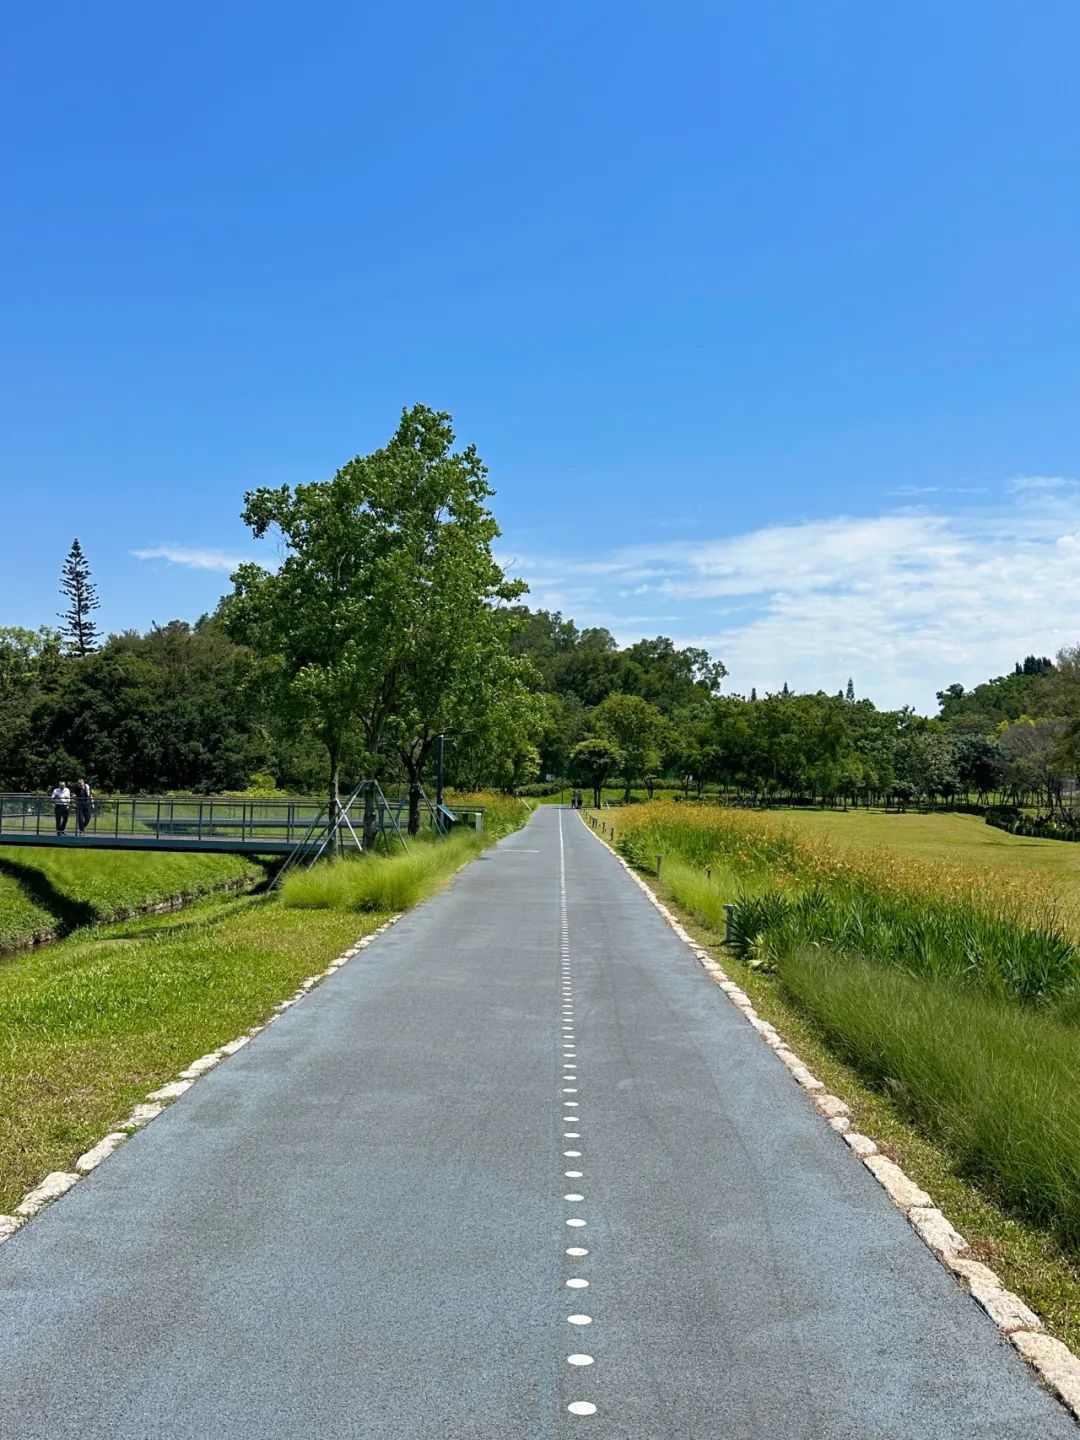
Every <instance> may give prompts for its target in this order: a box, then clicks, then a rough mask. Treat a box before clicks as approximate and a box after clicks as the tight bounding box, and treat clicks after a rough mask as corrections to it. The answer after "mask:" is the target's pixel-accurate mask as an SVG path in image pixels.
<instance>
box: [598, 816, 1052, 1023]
mask: <svg viewBox="0 0 1080 1440" xmlns="http://www.w3.org/2000/svg"><path fill="white" fill-rule="evenodd" d="M617 827H618V828H617V835H618V845H619V848H620V850H621V851H622V853H623V854H624V855H625V856H626V858H627V859H628V860H630V861H631V863H632V864H634V865H637V866H638V867H639V868H641V869H646V870H652V869H654V868H655V865H656V857H657V855H662V856H663V857H664V859H663V865H662V873H663V876H664V879H665V880H666V881H667V882H668V883H669V884H671V886H672V888H673V891H674V892H675V893H676V894H677V896H678V892H679V890H680V888H681V890H682V896H681V897H679V898H682V899H683V903H685V904H687V905H688V908H690V909H691V910H693V911H694V912H695V913H697V914H699V916H700V918H701V919H702V920H704V921H705V923H707V924H709V925H711V926H712V927H713V928H714V929H719V928H720V924H719V923H718V922H719V920H720V918H721V916H722V901H721V902H720V910H719V911H718V910H717V908H716V903H717V902H716V898H715V897H711V896H710V895H709V894H708V893H705V892H700V887H701V882H700V881H698V882H694V881H692V880H691V879H690V877H688V876H687V875H686V874H685V872H684V871H682V870H679V869H678V868H677V867H678V866H679V865H680V864H681V865H682V866H685V867H689V868H690V869H691V870H692V871H696V872H698V873H701V872H703V871H705V870H706V869H707V868H708V867H711V868H712V870H713V873H714V875H718V876H723V877H724V883H725V884H726V885H727V886H728V893H727V894H726V895H725V896H724V897H723V898H724V899H726V900H730V901H732V902H734V906H735V910H734V928H735V939H736V946H737V949H738V953H739V954H740V955H741V956H742V957H743V958H744V959H750V960H752V961H753V962H754V963H755V964H758V965H769V966H772V965H775V963H776V962H777V960H778V958H779V957H780V956H781V955H783V954H785V953H787V951H789V950H791V949H793V948H798V947H805V946H807V945H820V946H824V947H826V948H830V949H833V950H836V951H838V952H843V953H851V954H854V955H859V956H862V957H864V958H867V959H873V960H875V961H877V962H879V963H881V964H885V965H889V966H893V967H896V968H899V969H904V970H908V971H910V972H911V973H913V974H915V975H918V976H922V977H925V978H928V979H929V978H933V979H939V980H945V981H948V982H950V983H952V984H954V985H964V986H967V987H971V988H976V989H979V990H982V991H984V992H985V993H987V994H988V995H992V996H997V997H999V998H1006V999H1012V1000H1016V1001H1020V1002H1022V1003H1025V1004H1034V1005H1051V1006H1054V1007H1057V1008H1058V1009H1059V1010H1060V1011H1061V1012H1062V1014H1063V1015H1065V1014H1066V1013H1069V1014H1071V1013H1073V1012H1076V1011H1078V1010H1080V950H1078V949H1077V945H1076V943H1075V941H1074V939H1073V938H1072V935H1071V934H1070V933H1069V932H1068V930H1067V929H1066V926H1065V923H1064V921H1063V917H1062V913H1061V910H1060V907H1059V905H1058V904H1057V902H1056V898H1055V896H1054V894H1053V891H1052V889H1051V887H1050V881H1049V879H1048V878H1047V877H1045V876H1042V875H1037V874H1034V875H1033V874H1030V873H1019V874H1017V875H1015V876H1013V875H1002V874H1000V872H995V874H994V876H993V880H992V882H988V877H987V875H986V874H985V872H983V873H979V872H974V873H972V872H970V871H965V870H964V869H963V868H962V867H958V866H954V865H948V864H941V863H933V864H929V863H925V862H922V861H919V860H915V859H913V858H911V857H909V856H902V855H898V854H896V853H894V852H891V851H889V850H887V849H884V848H883V849H880V850H872V851H864V852H857V853H852V852H847V851H839V850H836V849H834V848H833V847H831V846H829V845H827V844H824V843H822V842H820V841H815V840H810V839H806V838H804V837H802V836H797V835H795V834H794V833H792V832H791V831H790V830H787V829H785V828H784V827H783V826H782V825H779V824H777V823H776V822H775V821H774V820H772V819H771V818H769V817H766V816H760V815H754V814H750V813H747V812H744V811H702V810H699V809H696V808H692V807H688V806H687V807H683V806H679V805H674V804H671V803H670V802H658V803H656V804H654V805H647V806H641V807H640V808H637V809H635V810H631V811H628V812H626V813H624V814H621V815H620V817H619V820H618V822H617ZM695 886H696V887H697V888H696V889H695ZM691 890H694V894H693V895H692V894H691V893H690V892H691ZM699 892H700V893H699ZM699 899H701V900H702V901H703V902H706V905H707V908H708V909H709V912H710V913H709V914H708V915H707V914H706V913H705V910H704V909H703V908H702V906H701V905H699V904H698V900H699Z"/></svg>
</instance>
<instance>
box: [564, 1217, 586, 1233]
mask: <svg viewBox="0 0 1080 1440" xmlns="http://www.w3.org/2000/svg"><path fill="white" fill-rule="evenodd" d="M566 1223H567V1225H569V1226H570V1228H571V1229H572V1230H578V1229H580V1228H581V1226H582V1225H584V1224H585V1221H584V1220H579V1219H577V1217H576V1216H575V1217H574V1219H572V1220H567V1222H566Z"/></svg>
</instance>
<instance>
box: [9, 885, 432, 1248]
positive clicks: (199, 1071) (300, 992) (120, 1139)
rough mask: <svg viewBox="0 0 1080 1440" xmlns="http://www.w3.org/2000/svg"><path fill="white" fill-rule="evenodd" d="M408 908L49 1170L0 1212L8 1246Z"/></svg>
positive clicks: (366, 945) (302, 982) (395, 922)
mask: <svg viewBox="0 0 1080 1440" xmlns="http://www.w3.org/2000/svg"><path fill="white" fill-rule="evenodd" d="M404 913H405V912H404V911H401V912H399V913H398V914H396V915H391V916H390V918H389V919H388V920H384V921H383V923H382V924H381V925H379V926H377V927H376V928H375V929H374V930H372V931H371V933H370V934H369V935H364V936H362V937H361V938H360V939H359V940H357V941H356V943H355V944H354V945H350V946H349V948H348V949H347V950H343V951H342V952H341V954H340V955H338V956H337V957H336V958H335V959H333V960H331V962H330V964H329V965H327V967H326V969H325V970H320V971H319V972H318V974H317V975H309V976H308V977H307V979H306V980H301V982H300V984H299V986H298V987H297V989H296V990H295V991H294V992H293V994H292V995H290V996H289V998H288V999H287V1000H279V1001H278V1003H277V1004H276V1005H274V1006H273V1007H272V1009H271V1013H270V1015H269V1016H268V1017H267V1018H266V1019H265V1020H264V1021H263V1022H262V1024H261V1025H252V1026H251V1027H250V1029H248V1030H245V1031H244V1033H243V1034H242V1035H238V1036H237V1037H236V1038H235V1039H234V1040H227V1041H226V1042H225V1044H224V1045H219V1046H218V1048H217V1049H216V1050H211V1051H210V1052H209V1054H207V1055H200V1056H199V1058H198V1059H197V1060H193V1061H192V1062H191V1064H190V1065H188V1066H187V1067H186V1068H185V1069H183V1070H181V1071H180V1073H179V1075H177V1076H176V1078H175V1079H174V1080H170V1081H168V1082H166V1083H165V1084H163V1085H159V1086H158V1088H157V1089H156V1090H152V1091H151V1092H150V1093H149V1095H147V1096H146V1098H145V1099H144V1100H143V1101H142V1102H141V1103H140V1104H138V1105H136V1106H135V1107H134V1109H133V1110H132V1112H131V1114H130V1115H129V1116H128V1117H127V1119H126V1120H121V1121H120V1123H119V1124H117V1125H116V1126H114V1127H113V1129H112V1130H110V1131H109V1133H108V1134H107V1135H104V1136H102V1138H101V1139H100V1140H99V1141H98V1142H97V1143H96V1144H95V1145H91V1147H90V1149H89V1150H86V1151H84V1152H83V1154H82V1155H80V1156H79V1158H78V1159H77V1160H76V1161H75V1165H74V1168H73V1169H72V1170H53V1171H51V1172H50V1173H49V1174H48V1175H46V1176H45V1178H44V1179H43V1180H41V1181H39V1183H38V1184H37V1185H35V1186H34V1187H33V1189H31V1190H28V1191H27V1192H26V1194H25V1195H24V1196H23V1198H22V1199H21V1200H20V1201H19V1203H18V1205H16V1206H15V1210H14V1213H13V1214H11V1215H0V1245H3V1243H4V1241H5V1240H10V1239H11V1237H12V1235H14V1234H16V1233H17V1232H18V1231H19V1230H21V1229H22V1228H23V1226H24V1225H26V1224H27V1223H28V1222H29V1221H30V1220H33V1219H34V1218H35V1216H37V1215H40V1214H41V1212H42V1211H43V1210H45V1209H47V1208H48V1206H50V1205H51V1204H52V1203H53V1201H54V1200H58V1199H59V1198H60V1197H61V1195H66V1194H67V1192H68V1191H69V1190H70V1189H71V1188H72V1186H74V1185H76V1184H77V1183H78V1182H79V1181H80V1180H82V1179H84V1178H85V1177H86V1176H87V1175H91V1174H93V1172H94V1171H95V1170H96V1169H97V1167H98V1166H99V1165H100V1164H101V1163H102V1161H104V1160H107V1159H108V1158H109V1156H110V1155H112V1154H114V1153H115V1152H116V1151H117V1150H119V1148H120V1147H121V1145H123V1143H124V1141H125V1140H128V1139H129V1138H130V1137H131V1136H132V1135H134V1134H135V1133H136V1131H138V1130H141V1129H142V1128H143V1126H145V1125H148V1124H149V1123H150V1121H151V1120H156V1119H157V1117H158V1116H159V1115H160V1114H161V1113H162V1111H163V1110H165V1109H166V1108H167V1107H168V1106H169V1105H170V1104H172V1103H173V1102H174V1101H176V1100H179V1099H180V1098H181V1096H183V1095H185V1094H186V1093H187V1092H188V1091H189V1090H190V1089H191V1087H192V1085H194V1084H195V1082H196V1081H197V1080H200V1079H201V1078H202V1077H203V1076H204V1075H208V1074H209V1073H210V1071H211V1070H214V1069H216V1068H217V1066H218V1065H220V1064H221V1062H222V1061H223V1060H227V1059H228V1058H229V1056H230V1055H235V1054H236V1052H237V1051H238V1050H242V1049H243V1048H244V1046H245V1045H246V1044H247V1043H248V1041H249V1040H253V1039H254V1038H255V1036H256V1035H259V1034H261V1033H262V1031H263V1030H265V1029H266V1028H267V1026H269V1025H272V1024H273V1023H274V1021H275V1020H276V1019H278V1017H279V1016H280V1015H284V1014H285V1012H286V1010H290V1009H292V1007H293V1006H294V1005H295V1004H296V1003H297V1002H298V1001H300V1000H303V998H304V996H305V995H308V994H310V993H311V991H312V990H314V989H315V988H316V986H318V985H321V984H322V982H323V981H324V980H327V979H329V977H330V976H331V975H334V974H336V972H337V971H338V970H340V969H341V968H342V966H343V965H347V964H348V963H349V961H350V960H352V959H353V958H354V957H355V956H357V955H358V954H359V953H360V951H361V950H366V949H367V947H368V946H369V945H370V944H371V942H372V941H373V940H376V939H377V938H378V937H379V936H380V935H381V934H383V932H384V931H386V930H389V929H390V927H391V925H396V924H397V922H398V921H399V920H400V919H401V918H402V915H403V914H404Z"/></svg>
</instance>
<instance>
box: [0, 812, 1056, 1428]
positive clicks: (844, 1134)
mask: <svg viewBox="0 0 1080 1440" xmlns="http://www.w3.org/2000/svg"><path fill="white" fill-rule="evenodd" d="M581 819H582V823H583V824H584V825H585V830H586V833H587V834H590V835H592V836H593V838H594V839H595V840H596V841H597V842H598V843H599V844H600V845H602V846H603V847H604V849H605V850H607V851H608V852H609V854H611V855H613V856H614V857H615V859H616V860H617V861H618V862H619V864H620V865H621V866H622V867H623V869H624V870H625V871H626V873H627V874H628V875H629V876H630V878H631V880H633V882H634V884H635V885H637V886H638V888H639V889H640V890H641V891H643V893H644V894H645V896H646V897H647V899H648V900H649V903H650V904H651V905H652V906H653V908H654V909H655V910H658V911H659V912H660V914H661V915H662V916H663V917H664V919H665V920H666V921H667V923H668V925H670V927H671V928H672V930H674V932H675V934H676V935H677V936H678V937H679V939H680V940H681V941H682V942H683V944H684V945H686V946H687V948H688V949H689V950H690V951H691V952H692V954H693V955H694V957H695V958H696V959H697V961H698V963H699V964H700V965H701V966H702V968H703V969H704V970H705V972H706V973H707V974H708V976H709V978H710V979H711V980H713V981H714V982H715V983H716V984H717V985H718V986H719V987H720V989H721V990H723V992H724V993H725V995H727V997H728V999H729V1000H730V1001H731V1003H732V1004H733V1005H734V1006H735V1008H736V1010H739V1011H741V1012H742V1014H743V1015H744V1017H745V1018H746V1020H747V1022H748V1023H749V1024H750V1025H751V1026H752V1027H753V1028H754V1029H755V1030H756V1031H757V1032H758V1034H759V1035H760V1036H761V1038H762V1039H763V1040H764V1041H765V1043H766V1045H768V1046H769V1048H770V1049H771V1050H772V1052H773V1053H774V1055H775V1056H776V1057H777V1059H778V1060H779V1061H780V1063H781V1064H782V1065H784V1066H786V1068H787V1069H788V1070H789V1071H790V1073H791V1076H792V1078H793V1079H794V1080H795V1082H796V1084H798V1085H800V1086H801V1087H802V1088H803V1089H804V1090H805V1091H806V1092H807V1094H808V1095H809V1096H810V1098H811V1099H812V1101H813V1103H814V1106H815V1108H816V1109H817V1110H818V1111H819V1112H820V1113H821V1115H822V1116H823V1117H824V1118H825V1119H826V1120H827V1121H828V1123H829V1124H830V1125H831V1126H832V1128H833V1129H834V1130H836V1131H837V1132H838V1134H839V1135H840V1137H841V1139H843V1140H844V1142H845V1143H846V1144H847V1145H848V1147H849V1148H850V1149H851V1151H852V1152H853V1154H855V1155H857V1156H858V1158H859V1159H860V1160H861V1161H862V1163H863V1165H864V1166H865V1167H866V1168H867V1170H869V1171H870V1173H871V1175H873V1177H874V1179H875V1180H876V1181H877V1182H878V1184H879V1185H880V1186H881V1187H882V1189H883V1190H884V1191H885V1193H886V1194H887V1195H888V1197H889V1199H890V1200H891V1201H892V1202H893V1204H894V1205H895V1206H896V1207H897V1209H898V1210H900V1211H901V1212H902V1213H903V1214H904V1216H905V1217H906V1218H907V1220H908V1222H909V1223H910V1225H911V1227H912V1229H913V1230H914V1231H915V1233H916V1234H917V1235H918V1236H919V1238H920V1239H921V1240H922V1242H923V1244H924V1245H926V1247H927V1249H929V1250H930V1251H931V1253H932V1254H933V1255H934V1256H935V1257H936V1258H937V1259H938V1260H939V1261H940V1262H941V1263H942V1265H944V1266H945V1268H946V1270H948V1271H949V1272H950V1274H951V1275H952V1276H953V1278H954V1279H955V1280H956V1281H957V1282H958V1284H959V1285H960V1286H961V1287H962V1288H963V1289H964V1290H966V1291H967V1293H968V1294H969V1295H970V1296H971V1297H972V1299H973V1300H974V1301H975V1302H976V1303H977V1304H978V1305H979V1306H980V1307H981V1308H982V1309H983V1310H984V1311H985V1312H986V1314H987V1315H988V1316H989V1317H990V1319H991V1320H992V1321H993V1322H994V1324H995V1325H996V1326H997V1328H998V1329H999V1330H1000V1331H1001V1334H1002V1335H1003V1336H1004V1337H1005V1339H1007V1340H1008V1341H1009V1342H1010V1343H1011V1344H1012V1346H1013V1348H1014V1349H1015V1350H1016V1351H1017V1352H1018V1353H1019V1354H1020V1355H1021V1356H1022V1357H1023V1358H1024V1359H1025V1360H1026V1361H1027V1362H1028V1364H1029V1365H1030V1366H1031V1368H1032V1369H1033V1370H1034V1371H1035V1374H1036V1375H1037V1376H1038V1378H1039V1379H1040V1380H1041V1381H1042V1383H1043V1384H1044V1385H1045V1386H1046V1388H1047V1389H1048V1390H1049V1391H1050V1392H1051V1393H1052V1394H1053V1395H1054V1396H1056V1398H1057V1399H1058V1400H1060V1401H1061V1403H1062V1404H1063V1405H1064V1406H1065V1408H1066V1409H1067V1410H1068V1411H1069V1413H1070V1414H1071V1415H1072V1416H1073V1418H1074V1419H1076V1420H1080V1359H1078V1358H1077V1356H1075V1355H1074V1354H1073V1352H1072V1351H1071V1350H1070V1349H1069V1348H1068V1346H1067V1345H1064V1344H1062V1342H1061V1341H1060V1340H1055V1339H1054V1338H1053V1337H1052V1336H1050V1335H1047V1334H1046V1332H1045V1330H1044V1329H1043V1324H1042V1321H1041V1320H1040V1319H1039V1317H1038V1316H1037V1315H1036V1314H1035V1312H1034V1311H1033V1310H1030V1309H1029V1308H1028V1307H1027V1306H1026V1305H1025V1304H1024V1302H1023V1301H1022V1300H1021V1299H1020V1297H1019V1296H1018V1295H1014V1294H1013V1293H1012V1291H1011V1290H1006V1288H1005V1286H1004V1285H1003V1284H1002V1282H1001V1280H1000V1278H999V1277H998V1275H997V1274H995V1272H994V1271H993V1270H991V1269H990V1267H989V1266H988V1265H984V1264H982V1263H981V1261H978V1260H975V1259H973V1258H972V1257H971V1255H970V1251H969V1246H968V1243H967V1241H966V1240H965V1239H964V1237H963V1236H962V1235H961V1234H960V1233H959V1232H958V1231H957V1230H955V1229H954V1228H953V1226H952V1225H951V1223H950V1222H949V1220H948V1219H947V1218H946V1216H945V1215H943V1214H942V1212H941V1211H940V1210H939V1209H938V1208H937V1206H935V1204H934V1202H933V1200H932V1199H931V1198H930V1196H929V1195H928V1194H927V1193H926V1191H925V1190H923V1189H922V1188H921V1187H920V1186H918V1185H916V1184H915V1182H914V1181H913V1180H911V1179H910V1178H909V1177H908V1176H907V1175H905V1173H904V1172H903V1170H901V1168H900V1166H899V1165H897V1164H895V1163H894V1162H893V1161H892V1160H890V1159H889V1158H888V1157H887V1156H885V1155H882V1154H881V1153H880V1151H879V1150H878V1147H877V1145H875V1143H874V1141H873V1140H871V1139H870V1137H869V1136H868V1135H862V1134H860V1133H859V1132H858V1131H856V1130H853V1129H852V1128H851V1118H850V1117H851V1109H850V1107H849V1106H848V1105H847V1104H846V1103H845V1101H843V1100H841V1099H840V1097H839V1096H838V1095H830V1094H828V1093H827V1092H826V1090H825V1086H824V1085H823V1084H822V1082H821V1081H820V1080H819V1079H818V1078H817V1077H816V1076H815V1075H813V1074H812V1073H811V1072H810V1070H809V1068H808V1067H807V1066H806V1065H804V1064H803V1062H802V1061H801V1060H800V1059H799V1057H798V1056H797V1055H796V1054H795V1053H794V1052H793V1051H792V1050H790V1049H789V1048H788V1046H787V1044H786V1042H785V1041H784V1039H783V1037H782V1036H781V1035H780V1034H779V1032H778V1031H777V1030H776V1029H775V1027H774V1026H772V1025H770V1024H769V1022H768V1021H767V1020H763V1019H762V1018H761V1016H760V1015H758V1013H757V1011H756V1010H755V1009H754V1005H753V1002H752V1001H751V999H750V997H749V995H747V993H746V992H745V990H742V989H740V988H739V986H738V985H736V984H735V983H734V981H733V980H732V979H731V978H730V977H729V976H728V975H727V974H726V972H725V971H724V969H723V967H722V966H721V965H720V964H719V963H718V962H717V961H716V960H715V959H714V958H713V956H712V955H710V954H709V952H708V950H706V949H705V948H704V946H702V945H699V944H698V942H697V941H696V940H695V939H694V937H693V936H692V935H691V934H690V933H689V932H688V931H687V929H686V927H685V926H684V925H683V924H682V923H681V922H680V921H679V919H678V918H677V917H676V916H675V915H673V914H672V912H671V911H670V910H669V909H668V907H667V906H666V905H665V904H664V903H663V901H662V900H660V899H659V897H658V896H657V895H656V894H655V893H654V891H653V890H652V889H651V887H650V886H649V885H647V884H646V882H645V881H644V880H643V879H642V878H641V876H640V875H639V874H638V873H637V871H636V870H634V868H633V867H632V866H631V865H630V864H629V862H628V861H626V860H624V859H623V857H622V856H621V855H620V854H619V853H618V851H617V850H615V849H613V847H612V846H610V845H609V844H608V843H607V842H606V841H605V840H604V839H603V838H602V837H601V836H599V835H597V834H596V832H595V831H594V830H593V829H592V828H591V827H590V826H589V825H588V823H587V822H586V820H585V816H584V815H582V817H581ZM0 1224H2V1220H0ZM0 1234H2V1231H0Z"/></svg>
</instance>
